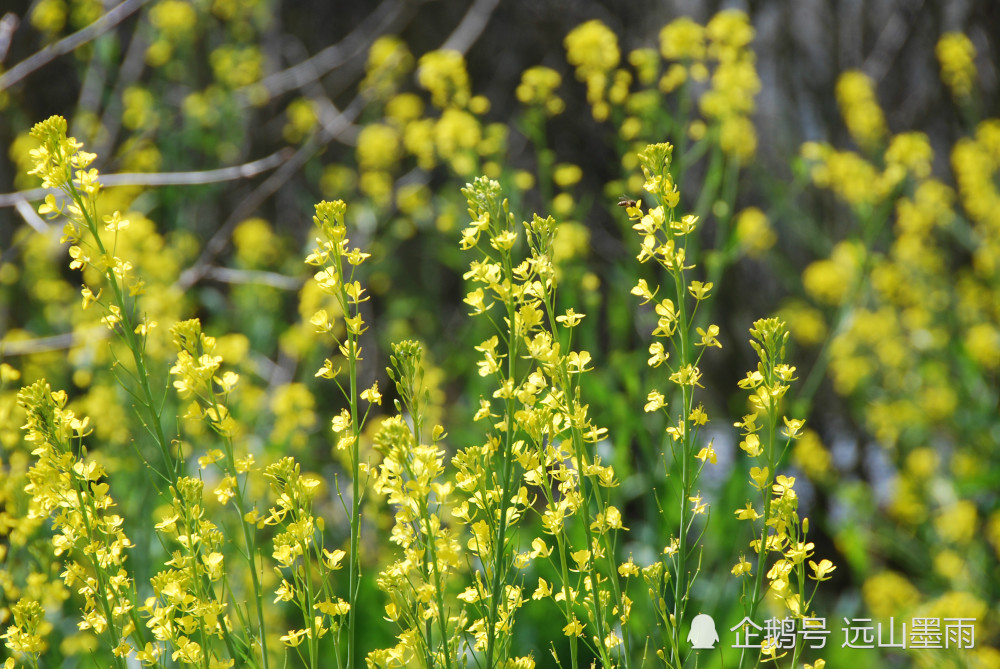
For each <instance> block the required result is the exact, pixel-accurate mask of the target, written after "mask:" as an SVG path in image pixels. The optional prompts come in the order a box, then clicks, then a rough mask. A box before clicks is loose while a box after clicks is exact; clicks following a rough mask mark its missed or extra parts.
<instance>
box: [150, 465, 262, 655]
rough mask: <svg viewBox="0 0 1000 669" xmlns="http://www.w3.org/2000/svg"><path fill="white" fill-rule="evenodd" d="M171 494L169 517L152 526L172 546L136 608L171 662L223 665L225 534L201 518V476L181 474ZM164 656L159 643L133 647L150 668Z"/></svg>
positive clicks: (227, 633) (228, 638)
mask: <svg viewBox="0 0 1000 669" xmlns="http://www.w3.org/2000/svg"><path fill="white" fill-rule="evenodd" d="M170 493H171V496H172V499H171V504H170V509H169V511H168V513H169V515H168V516H167V517H165V518H164V519H163V520H161V521H160V522H159V523H157V524H156V530H157V532H159V533H160V535H161V536H162V537H163V538H164V539H165V540H168V541H169V542H170V543H172V544H174V545H175V546H176V548H175V549H174V551H173V552H172V555H171V559H170V560H169V561H167V562H166V563H165V565H164V567H165V569H163V570H162V571H160V572H159V573H157V574H156V575H155V576H153V578H152V579H150V582H151V584H152V586H153V595H152V596H151V597H148V598H147V599H146V601H145V603H144V605H143V606H142V607H140V610H141V611H142V612H143V613H144V614H145V615H146V616H147V617H148V620H147V621H146V627H148V628H149V630H150V631H151V632H152V634H153V637H154V638H155V639H156V641H157V642H162V643H165V644H168V645H169V648H170V658H171V660H172V661H174V662H177V663H179V664H181V665H190V666H204V665H205V664H206V663H208V664H209V665H210V666H212V667H219V669H225V668H226V667H231V666H233V664H234V662H235V659H233V658H230V659H228V660H226V659H224V656H220V651H221V652H222V653H224V652H225V651H224V650H222V648H224V647H223V646H222V644H221V642H222V641H225V642H226V643H227V644H231V643H232V642H233V630H232V627H233V623H232V621H231V620H230V619H229V616H228V607H227V602H226V599H225V595H224V593H225V592H226V590H227V587H226V585H227V584H226V582H225V580H226V579H225V577H226V563H225V556H224V555H223V553H222V551H223V550H225V547H224V543H225V536H224V535H223V533H222V532H221V531H220V530H219V528H218V527H216V525H215V524H214V523H213V522H212V521H211V520H209V519H208V518H207V516H206V513H205V506H204V505H205V503H204V483H203V482H202V481H201V480H199V479H195V478H191V477H188V476H182V477H180V478H179V479H177V483H176V485H173V486H171V488H170ZM243 643H244V644H245V643H246V642H245V640H244V642H243ZM163 655H165V650H164V647H163V646H161V645H160V643H154V642H147V643H146V644H145V646H143V647H142V648H141V649H138V650H137V652H136V659H137V660H139V661H140V662H142V663H143V664H144V665H146V666H155V665H158V664H159V663H160V662H161V659H160V658H161V656H163Z"/></svg>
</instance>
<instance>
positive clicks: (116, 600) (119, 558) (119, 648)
mask: <svg viewBox="0 0 1000 669" xmlns="http://www.w3.org/2000/svg"><path fill="white" fill-rule="evenodd" d="M66 401H67V396H66V393H64V392H62V391H57V392H53V391H52V388H51V387H50V386H49V385H48V383H46V382H45V381H44V380H40V381H36V382H35V383H34V384H32V385H30V386H27V387H25V388H22V389H21V392H20V393H18V404H19V405H20V406H21V407H22V408H23V409H24V411H25V412H26V414H27V422H26V423H25V425H24V439H25V441H26V442H28V443H30V444H32V445H33V446H34V450H33V451H32V454H33V455H34V456H35V457H36V458H37V460H36V461H35V463H34V464H33V465H32V467H31V470H30V471H29V472H28V481H29V482H28V485H27V487H26V490H25V491H26V492H27V493H28V494H29V495H31V500H32V506H33V511H32V513H33V514H36V515H38V516H41V517H48V518H50V519H51V522H52V528H53V530H54V531H55V532H56V534H54V536H53V537H52V551H53V554H54V555H55V556H57V557H60V556H64V557H63V563H64V567H65V569H64V571H63V573H62V578H63V581H64V583H65V584H66V587H67V588H69V589H71V590H74V591H76V592H77V593H79V594H81V595H83V598H84V604H83V611H82V613H83V616H82V619H81V621H80V623H79V626H80V629H82V630H93V631H94V633H95V634H97V635H98V636H99V637H100V638H101V639H102V640H103V641H104V642H105V643H106V644H107V645H108V647H109V648H111V649H112V650H113V653H114V656H115V658H116V661H117V662H118V663H119V665H120V666H122V667H124V658H125V657H126V656H127V655H128V654H129V653H130V652H131V651H132V649H133V647H134V646H133V644H132V642H131V641H130V638H133V635H134V639H135V643H137V644H138V645H139V646H140V647H141V646H142V638H143V634H142V632H141V629H140V628H139V627H138V626H137V621H138V612H137V609H136V605H135V599H136V593H135V587H134V584H133V582H132V576H131V574H130V573H129V571H128V569H127V568H126V565H125V561H126V559H127V556H128V551H129V549H131V548H133V547H134V544H133V543H132V542H131V541H130V540H129V538H128V537H127V536H126V535H125V532H124V530H123V523H124V519H123V518H122V517H121V516H119V515H118V514H116V513H114V512H113V509H114V508H115V502H114V500H113V499H112V498H111V496H110V495H109V494H108V490H109V486H108V484H107V483H105V482H104V481H103V479H104V477H105V470H104V467H102V466H101V464H100V463H98V462H96V461H95V460H93V459H90V458H87V455H86V453H87V451H86V447H85V446H84V445H83V439H84V437H86V436H87V435H88V434H90V432H91V429H90V427H89V423H90V420H89V419H88V418H86V417H82V418H81V417H77V416H76V414H75V413H74V412H73V411H71V410H69V409H67V408H66ZM26 606H27V605H25V606H22V613H25V614H30V615H27V616H26V617H24V618H22V621H21V623H19V624H17V630H18V631H15V632H12V633H11V634H10V635H9V636H8V644H10V643H12V642H14V641H17V643H18V644H19V645H20V646H22V647H21V648H17V649H15V650H20V651H21V652H26V653H37V652H38V651H39V650H40V649H41V643H42V641H41V639H40V638H39V637H38V630H39V623H38V621H35V622H34V623H32V622H31V620H33V619H34V618H35V617H37V614H38V610H37V608H36V607H32V608H31V609H30V610H29V609H28V608H25V607H26Z"/></svg>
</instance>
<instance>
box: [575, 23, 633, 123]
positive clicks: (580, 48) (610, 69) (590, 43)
mask: <svg viewBox="0 0 1000 669" xmlns="http://www.w3.org/2000/svg"><path fill="white" fill-rule="evenodd" d="M564 43H565V45H566V60H567V61H569V64H570V65H572V66H573V67H575V68H576V78H577V79H579V80H580V81H582V82H584V83H585V84H586V85H587V102H589V103H590V108H591V112H592V113H593V115H594V119H595V120H597V121H604V120H606V119H607V118H608V115H609V114H610V112H611V106H610V104H609V99H610V102H615V103H618V104H621V103H622V102H623V101H624V97H625V94H627V93H628V87H629V85H630V84H631V83H632V81H631V79H632V78H631V75H630V74H629V72H628V71H627V70H621V69H619V70H615V68H616V67H618V62H619V61H620V60H621V52H620V51H619V50H618V36H617V35H615V34H614V32H612V30H611V29H610V28H608V27H607V26H606V25H604V24H603V23H602V22H601V21H599V20H597V19H594V20H592V21H587V22H586V23H583V24H581V25H579V26H577V27H576V28H574V29H573V30H572V31H570V33H569V34H568V35H566V39H565V41H564ZM616 85H617V90H614V89H615V88H616ZM609 87H610V88H612V89H613V92H611V93H610V96H609V90H608V89H609Z"/></svg>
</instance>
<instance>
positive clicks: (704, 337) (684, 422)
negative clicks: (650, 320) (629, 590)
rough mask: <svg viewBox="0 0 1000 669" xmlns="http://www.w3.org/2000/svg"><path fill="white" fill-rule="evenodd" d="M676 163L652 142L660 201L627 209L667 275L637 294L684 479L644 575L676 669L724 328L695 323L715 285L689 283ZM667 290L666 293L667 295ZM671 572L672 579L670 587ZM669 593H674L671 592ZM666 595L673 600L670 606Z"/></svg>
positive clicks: (657, 399)
mask: <svg viewBox="0 0 1000 669" xmlns="http://www.w3.org/2000/svg"><path fill="white" fill-rule="evenodd" d="M672 158H673V146H672V145H670V144H651V145H649V146H647V147H646V149H645V150H644V151H642V152H641V153H640V154H639V161H640V164H641V165H642V171H643V176H644V178H645V183H644V186H643V187H644V190H645V191H646V192H647V193H648V194H649V196H650V197H652V198H653V200H654V202H655V204H654V206H652V207H649V208H646V209H643V208H642V206H640V204H639V203H638V202H635V203H630V204H629V206H628V207H627V208H626V212H627V213H628V216H629V219H630V220H632V221H633V225H632V227H633V229H634V230H635V231H636V233H637V234H638V236H639V240H640V243H639V254H638V256H637V258H638V260H639V262H640V263H647V262H649V261H650V260H653V261H654V262H655V263H656V264H657V265H659V266H660V268H661V269H662V270H663V271H664V272H665V274H666V282H665V286H658V285H653V286H650V285H649V282H648V281H647V280H646V279H640V280H639V281H638V283H637V284H636V285H635V287H634V288H632V294H633V295H635V296H637V297H639V298H641V299H642V304H650V303H652V304H653V310H654V312H655V315H656V324H655V327H653V330H652V334H653V337H654V338H655V341H654V342H653V343H652V344H650V346H649V359H648V361H647V364H648V366H649V367H651V368H655V369H662V374H663V376H666V378H667V381H668V383H669V384H670V386H669V390H668V391H667V393H666V394H664V393H663V392H662V391H661V390H660V389H658V388H654V389H652V390H650V391H649V394H648V395H647V397H646V400H647V401H646V405H645V407H644V410H645V411H646V412H647V413H652V412H657V413H661V414H662V415H663V416H664V417H665V418H666V422H667V427H666V430H665V431H666V437H665V441H666V443H667V445H668V446H669V449H670V453H671V455H672V462H673V463H674V465H673V466H674V467H675V468H676V470H677V476H678V478H679V484H678V485H679V488H678V489H677V497H678V498H679V499H678V500H677V506H676V508H677V510H678V514H677V522H678V524H677V527H676V529H675V530H673V531H672V534H671V537H670V539H669V541H668V542H667V544H666V545H665V546H664V548H663V552H662V555H663V557H662V559H663V562H662V569H659V570H658V571H656V572H655V573H654V572H650V573H647V574H644V578H646V580H647V582H648V583H652V584H654V585H656V586H657V587H658V588H664V590H658V589H651V590H650V595H651V597H652V598H653V601H654V603H655V602H659V601H661V600H662V601H663V602H664V603H663V604H662V605H658V606H656V609H657V611H658V615H657V624H658V625H660V626H662V627H663V628H664V629H665V631H666V638H667V639H668V641H669V644H667V645H666V647H664V648H661V649H660V656H661V658H662V659H664V661H667V662H669V663H670V664H671V666H673V665H676V664H678V663H679V657H680V655H679V649H680V644H681V633H680V629H681V621H683V620H684V614H685V608H686V606H687V602H688V593H689V590H690V584H691V583H692V582H693V581H694V579H695V578H696V577H697V571H696V570H694V573H693V574H692V573H691V572H692V569H691V567H690V563H689V562H688V560H689V558H690V557H692V556H693V555H694V554H695V552H696V547H693V546H692V545H691V541H690V538H689V536H688V535H689V532H690V531H691V528H692V525H693V524H694V521H695V519H696V517H697V516H703V515H706V514H707V511H708V504H707V503H706V502H705V501H704V500H703V498H702V496H701V494H700V492H698V491H697V489H696V486H697V481H698V478H699V476H700V474H701V471H702V469H703V468H704V467H705V465H706V464H707V463H715V462H716V453H715V450H714V448H713V446H712V443H711V442H709V443H708V444H706V445H704V446H702V447H700V448H699V447H698V438H699V432H700V430H701V428H702V427H704V426H705V425H706V424H707V423H708V420H709V419H708V413H707V412H706V411H705V408H704V407H703V406H702V405H701V404H696V403H695V393H696V389H697V388H699V387H702V385H701V383H700V379H701V377H702V372H701V369H700V368H699V366H698V365H699V363H700V361H701V357H702V356H703V355H704V353H705V351H706V350H707V349H709V348H722V344H721V342H720V341H719V339H718V337H719V326H718V325H714V324H709V325H706V326H705V327H701V326H698V325H696V322H697V321H696V320H695V316H696V314H697V312H698V307H699V305H700V304H701V303H702V302H704V301H705V300H707V299H708V298H709V297H710V295H711V291H712V287H713V285H712V283H710V282H703V281H700V280H697V279H691V278H689V277H690V276H691V273H692V272H691V270H693V269H694V268H695V262H694V261H695V258H694V257H688V255H687V248H688V238H689V236H691V235H693V234H694V233H695V232H696V231H697V229H698V217H697V216H695V215H693V214H685V215H681V214H680V213H679V212H678V211H677V207H678V205H679V203H680V193H679V192H678V189H677V185H676V184H675V183H674V180H673V177H672V175H671V172H670V168H671V162H672ZM661 288H665V290H664V293H665V294H664V295H662V296H660V291H661ZM668 475H669V472H668ZM702 520H704V518H703V519H702ZM664 575H666V579H667V580H672V582H671V583H668V582H667V580H665V578H664ZM670 588H672V589H673V592H672V593H671V592H668V591H667V590H666V589H670ZM667 597H670V598H671V599H672V600H673V602H672V607H671V608H670V609H668V608H667V605H666V598H667Z"/></svg>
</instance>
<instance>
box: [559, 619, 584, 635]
mask: <svg viewBox="0 0 1000 669" xmlns="http://www.w3.org/2000/svg"><path fill="white" fill-rule="evenodd" d="M562 630H563V634H565V635H566V636H580V635H582V634H583V623H581V622H580V621H579V620H577V618H576V616H573V620H571V621H570V622H569V624H567V625H566V626H565V627H563V628H562Z"/></svg>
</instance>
